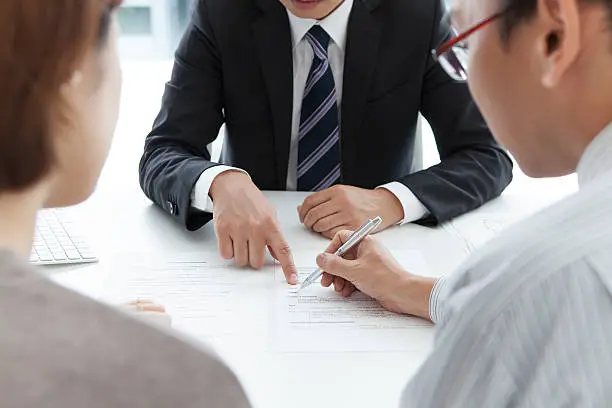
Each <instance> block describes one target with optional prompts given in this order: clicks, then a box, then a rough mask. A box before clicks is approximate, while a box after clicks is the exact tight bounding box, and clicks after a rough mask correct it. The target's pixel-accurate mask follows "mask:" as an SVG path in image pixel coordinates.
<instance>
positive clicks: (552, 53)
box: [536, 0, 581, 88]
mask: <svg viewBox="0 0 612 408" xmlns="http://www.w3.org/2000/svg"><path fill="white" fill-rule="evenodd" d="M579 1H580V0H538V11H537V13H538V16H537V20H538V23H537V24H538V25H539V27H540V28H541V29H540V30H538V31H539V34H538V38H537V39H536V53H537V55H536V58H537V59H538V60H539V61H540V68H541V81H542V85H544V86H545V87H546V88H554V87H555V86H557V85H558V84H559V82H560V81H561V78H563V75H565V73H566V72H567V71H568V70H569V68H570V67H571V66H572V64H573V63H574V62H575V61H576V59H577V58H578V55H579V53H580V46H581V44H580V41H581V38H580V10H579V7H580V6H579V4H578V2H579Z"/></svg>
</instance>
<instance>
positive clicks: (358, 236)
mask: <svg viewBox="0 0 612 408" xmlns="http://www.w3.org/2000/svg"><path fill="white" fill-rule="evenodd" d="M381 221H382V219H381V218H380V217H376V218H375V219H368V220H367V221H366V222H364V223H363V224H362V225H361V227H359V228H358V229H357V230H356V231H355V232H353V233H352V234H351V236H350V237H349V239H347V240H346V242H345V243H344V244H343V245H342V246H341V247H340V248H338V251H337V252H336V255H338V256H342V255H344V254H345V253H346V252H347V251H348V250H349V249H351V248H352V247H354V246H355V245H356V244H357V243H359V242H360V241H361V240H362V239H363V238H364V237H365V236H367V235H368V234H369V233H370V232H372V231H373V230H374V229H375V228H376V227H378V225H380V223H381Z"/></svg>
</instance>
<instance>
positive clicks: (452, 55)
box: [431, 11, 506, 82]
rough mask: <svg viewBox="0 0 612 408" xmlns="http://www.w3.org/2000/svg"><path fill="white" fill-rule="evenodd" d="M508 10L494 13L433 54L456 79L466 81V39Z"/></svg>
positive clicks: (445, 43)
mask: <svg viewBox="0 0 612 408" xmlns="http://www.w3.org/2000/svg"><path fill="white" fill-rule="evenodd" d="M505 13H506V11H502V12H500V13H497V14H494V15H492V16H491V17H489V18H487V19H486V20H484V21H482V22H480V23H478V24H477V25H475V26H474V27H472V28H470V29H469V30H467V31H465V32H463V33H461V34H458V35H457V36H456V37H454V38H451V39H450V40H448V41H446V42H444V43H443V44H442V45H440V46H439V47H438V48H436V49H435V50H433V51H432V52H431V54H432V55H433V57H434V59H435V60H436V61H438V62H440V65H442V68H444V71H446V73H447V74H448V75H449V76H450V77H451V78H453V79H454V80H456V81H460V82H465V81H467V77H468V49H467V46H466V44H465V40H466V39H467V38H468V37H469V36H471V35H472V34H474V33H475V32H476V31H478V30H480V29H482V28H484V27H486V26H488V25H489V24H491V23H492V22H494V21H495V20H497V19H498V18H500V17H501V16H503V15H504V14H505Z"/></svg>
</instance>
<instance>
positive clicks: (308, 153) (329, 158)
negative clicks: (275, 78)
mask: <svg viewBox="0 0 612 408" xmlns="http://www.w3.org/2000/svg"><path fill="white" fill-rule="evenodd" d="M305 38H306V41H308V43H309V44H310V46H311V47H312V49H313V51H314V58H313V61H312V68H311V69H310V73H309V75H308V80H307V81H306V87H305V89H304V97H303V100H302V112H301V115H300V128H299V144H298V169H297V176H298V190H299V191H320V190H324V189H326V188H328V187H331V186H333V185H334V184H337V183H339V182H340V121H339V117H338V101H337V97H336V86H335V83H334V76H333V74H332V70H331V67H330V64H329V58H328V56H327V47H328V46H329V41H330V37H329V34H327V33H326V32H325V30H324V29H323V28H321V27H320V26H318V25H316V26H314V27H312V28H311V29H310V31H308V33H307V34H306V37H305Z"/></svg>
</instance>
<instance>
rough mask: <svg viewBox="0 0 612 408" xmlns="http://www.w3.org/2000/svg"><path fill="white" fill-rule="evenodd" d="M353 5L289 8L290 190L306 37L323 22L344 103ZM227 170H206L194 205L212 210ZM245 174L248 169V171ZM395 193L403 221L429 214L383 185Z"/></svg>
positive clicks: (308, 52) (349, 1) (395, 188)
mask: <svg viewBox="0 0 612 408" xmlns="http://www.w3.org/2000/svg"><path fill="white" fill-rule="evenodd" d="M352 8H353V0H345V1H344V2H343V3H342V4H341V5H340V7H338V8H337V9H336V10H335V11H334V12H333V13H332V14H330V15H329V16H328V17H326V18H325V19H323V20H320V21H319V20H314V19H308V18H299V17H296V16H294V15H293V14H291V13H290V12H289V11H288V10H287V14H288V16H289V23H290V25H291V40H292V44H293V116H292V126H291V145H290V150H289V168H288V171H287V190H289V191H295V190H296V188H297V164H298V163H297V162H298V146H299V143H298V141H299V139H298V130H299V126H300V113H301V109H302V97H303V94H304V88H305V87H306V81H307V79H308V74H309V73H310V68H311V66H312V60H313V57H314V52H313V50H312V47H311V46H310V45H309V44H308V42H307V41H306V40H305V39H304V36H305V35H306V33H308V31H309V30H310V29H311V28H312V27H313V26H315V25H317V24H318V25H320V26H321V28H323V29H324V30H325V31H326V32H327V34H329V36H330V37H331V41H330V44H329V47H328V57H329V62H330V65H331V70H332V73H333V76H334V81H335V84H336V91H337V99H338V105H339V106H341V103H342V89H343V88H342V85H343V78H344V50H345V47H346V32H347V27H348V21H349V17H350V14H351V10H352ZM372 143H375V141H374V140H372ZM228 170H239V171H243V172H244V170H241V169H236V168H234V167H229V166H215V167H212V168H210V169H208V170H206V171H205V172H204V173H202V175H201V176H200V178H199V179H198V181H197V183H196V185H195V188H194V191H193V193H192V205H193V206H194V207H195V208H197V209H199V210H202V211H207V212H212V210H213V203H212V200H211V198H210V196H209V195H208V192H209V190H210V186H211V185H212V183H213V181H214V179H215V177H217V176H218V175H219V174H221V173H224V172H226V171H228ZM245 173H246V172H245ZM379 188H385V189H387V190H389V191H390V192H391V193H393V194H394V195H395V196H396V197H397V198H398V200H399V201H400V202H401V204H402V207H403V209H404V219H403V220H402V222H401V223H402V224H403V223H407V222H413V221H417V220H420V219H421V218H423V217H425V216H426V215H428V214H429V211H428V210H427V209H426V208H425V206H424V205H423V204H422V203H421V202H420V201H419V199H418V198H417V197H416V196H415V195H414V193H412V191H410V189H409V188H408V187H406V186H405V185H403V184H402V183H399V182H391V183H388V184H385V185H383V186H380V187H379Z"/></svg>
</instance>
